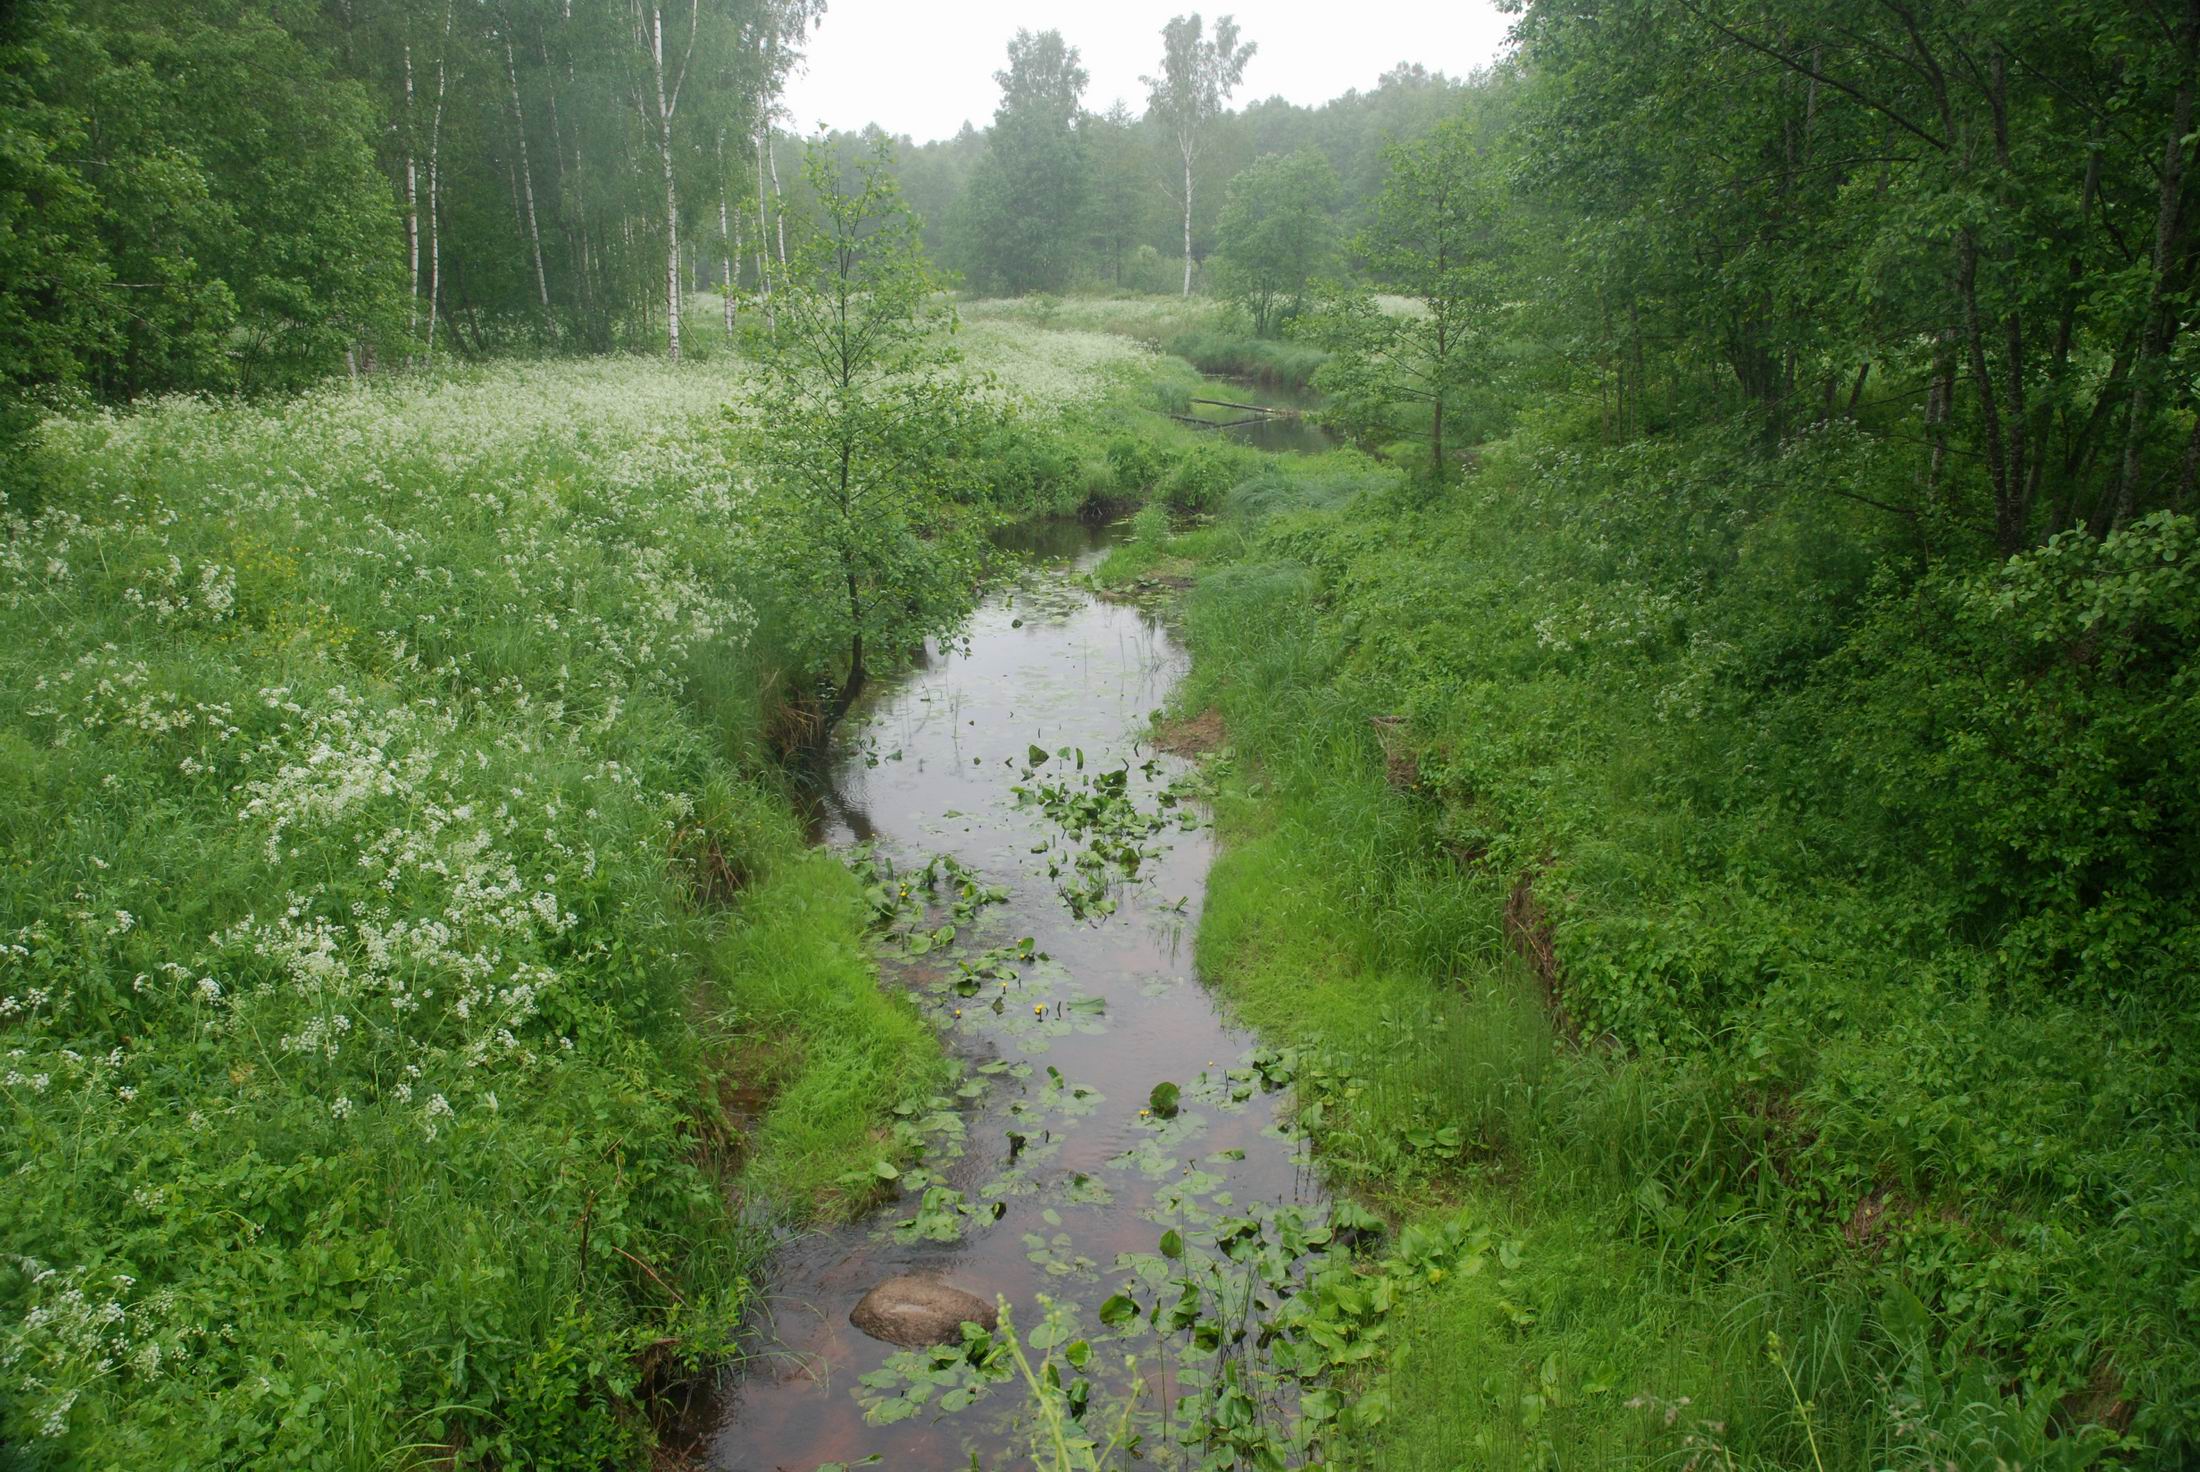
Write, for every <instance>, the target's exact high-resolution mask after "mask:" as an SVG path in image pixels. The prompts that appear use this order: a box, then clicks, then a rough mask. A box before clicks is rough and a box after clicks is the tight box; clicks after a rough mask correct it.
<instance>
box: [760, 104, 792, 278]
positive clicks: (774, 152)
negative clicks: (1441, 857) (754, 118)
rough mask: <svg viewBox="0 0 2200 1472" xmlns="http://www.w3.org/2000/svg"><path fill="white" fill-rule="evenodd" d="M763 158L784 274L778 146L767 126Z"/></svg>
mask: <svg viewBox="0 0 2200 1472" xmlns="http://www.w3.org/2000/svg"><path fill="white" fill-rule="evenodd" d="M764 157H765V158H766V159H767V160H769V161H770V163H771V169H772V204H773V206H774V207H775V211H776V213H777V214H778V217H779V269H780V270H781V271H782V272H784V271H785V270H786V269H787V211H786V207H785V204H784V202H783V199H782V196H781V195H780V193H779V144H778V141H777V140H776V139H774V138H773V137H772V133H771V128H770V126H769V125H768V124H767V125H766V126H765V129H764Z"/></svg>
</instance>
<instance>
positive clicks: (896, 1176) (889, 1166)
mask: <svg viewBox="0 0 2200 1472" xmlns="http://www.w3.org/2000/svg"><path fill="white" fill-rule="evenodd" d="M871 1174H872V1175H874V1176H877V1177H878V1178H879V1179H880V1180H882V1181H898V1180H900V1179H901V1171H900V1169H899V1168H898V1167H897V1166H896V1165H895V1164H894V1163H893V1162H892V1161H891V1160H881V1161H879V1162H878V1163H877V1164H876V1165H874V1166H872V1167H871Z"/></svg>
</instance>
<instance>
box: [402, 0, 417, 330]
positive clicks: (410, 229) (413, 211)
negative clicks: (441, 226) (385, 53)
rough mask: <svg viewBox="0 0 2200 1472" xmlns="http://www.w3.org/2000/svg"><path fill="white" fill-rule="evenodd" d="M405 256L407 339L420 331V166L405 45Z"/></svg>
mask: <svg viewBox="0 0 2200 1472" xmlns="http://www.w3.org/2000/svg"><path fill="white" fill-rule="evenodd" d="M405 256H406V261H407V265H408V267H409V268H410V271H411V276H410V280H411V283H412V285H411V288H410V290H411V295H410V296H409V297H408V298H407V300H409V301H410V302H411V303H412V307H411V311H410V313H409V314H408V316H407V317H406V319H405V334H406V336H408V337H411V336H414V335H416V334H417V333H418V332H419V331H420V165H419V162H418V161H417V160H416V159H415V158H414V156H413V49H412V41H411V40H410V39H407V40H406V42H405Z"/></svg>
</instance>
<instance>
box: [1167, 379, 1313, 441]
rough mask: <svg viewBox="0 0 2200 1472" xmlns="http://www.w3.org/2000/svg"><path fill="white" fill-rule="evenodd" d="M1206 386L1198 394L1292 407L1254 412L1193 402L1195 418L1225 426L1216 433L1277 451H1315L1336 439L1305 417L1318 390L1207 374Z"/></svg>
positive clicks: (1248, 402)
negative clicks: (1280, 412)
mask: <svg viewBox="0 0 2200 1472" xmlns="http://www.w3.org/2000/svg"><path fill="white" fill-rule="evenodd" d="M1207 386H1208V391H1207V392H1206V393H1204V394H1202V395H1201V396H1200V397H1202V398H1210V399H1227V400H1229V401H1230V402H1231V403H1234V404H1252V405H1263V406H1266V407H1268V408H1274V409H1288V410H1291V411H1292V412H1291V413H1290V414H1288V415H1277V414H1254V413H1252V412H1250V411H1249V410H1246V409H1234V408H1230V407H1227V406H1225V405H1220V404H1194V405H1192V416H1193V417H1194V418H1197V419H1203V420H1206V421H1207V422H1209V423H1211V424H1218V425H1224V426H1227V427H1226V428H1223V429H1221V430H1219V431H1218V432H1219V433H1222V434H1226V435H1228V436H1230V438H1232V439H1234V440H1237V441H1240V442H1241V443H1243V444H1248V445H1251V446H1252V447H1253V448H1254V449H1256V450H1267V451H1270V452H1272V453H1275V454H1279V455H1281V454H1289V455H1318V454H1320V453H1321V452H1322V451H1324V450H1329V449H1334V448H1335V447H1336V441H1334V440H1333V439H1331V438H1330V437H1329V432H1328V431H1327V430H1325V429H1323V428H1322V427H1321V426H1320V425H1318V424H1316V423H1315V422H1314V421H1313V420H1312V419H1311V418H1309V417H1307V416H1308V414H1309V412H1310V411H1312V410H1313V409H1315V408H1318V407H1319V406H1320V404H1321V396H1320V395H1319V394H1316V393H1313V392H1311V391H1310V390H1306V389H1293V388H1282V387H1277V386H1274V385H1267V384H1259V383H1255V382H1253V381H1252V380H1251V379H1246V378H1222V377H1215V376H1210V377H1209V378H1208V380H1207Z"/></svg>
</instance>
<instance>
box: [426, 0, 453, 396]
mask: <svg viewBox="0 0 2200 1472" xmlns="http://www.w3.org/2000/svg"><path fill="white" fill-rule="evenodd" d="M450 55H451V6H450V5H449V4H448V3H446V4H445V5H444V7H443V47H442V49H441V50H440V51H439V52H437V54H436V58H435V121H434V122H432V123H430V124H429V125H428V349H427V351H428V361H429V362H430V363H433V362H434V361H435V320H436V314H437V311H438V309H439V308H440V307H441V305H442V301H443V216H442V204H443V167H442V166H443V99H444V97H445V95H446V94H447V91H448V87H449V83H450V65H449V62H450Z"/></svg>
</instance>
